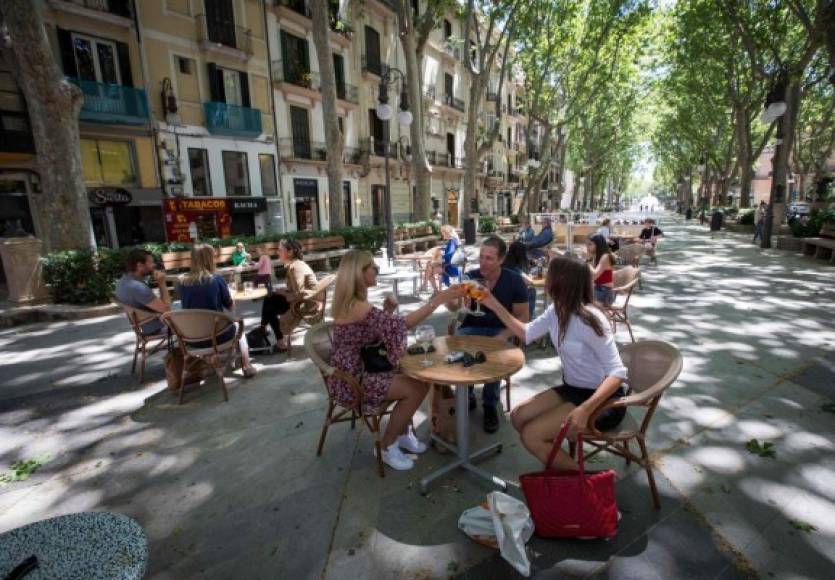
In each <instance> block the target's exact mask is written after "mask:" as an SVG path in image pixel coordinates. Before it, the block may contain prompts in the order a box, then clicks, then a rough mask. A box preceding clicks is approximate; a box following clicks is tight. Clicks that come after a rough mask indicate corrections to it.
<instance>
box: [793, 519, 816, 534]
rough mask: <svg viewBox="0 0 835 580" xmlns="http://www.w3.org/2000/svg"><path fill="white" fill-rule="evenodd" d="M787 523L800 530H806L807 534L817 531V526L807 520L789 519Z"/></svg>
mask: <svg viewBox="0 0 835 580" xmlns="http://www.w3.org/2000/svg"><path fill="white" fill-rule="evenodd" d="M789 523H790V524H791V525H792V527H794V529H796V530H800V531H801V532H806V533H807V534H811V533H812V532H815V531H817V528H816V527H815V526H813V525H812V524H810V523H809V522H804V521H803V520H789Z"/></svg>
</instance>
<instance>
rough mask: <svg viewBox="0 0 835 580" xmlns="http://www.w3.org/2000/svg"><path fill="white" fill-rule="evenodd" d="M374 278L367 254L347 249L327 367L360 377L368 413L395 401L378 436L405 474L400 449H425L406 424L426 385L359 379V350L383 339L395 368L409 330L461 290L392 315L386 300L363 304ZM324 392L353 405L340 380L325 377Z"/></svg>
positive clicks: (401, 379) (386, 376)
mask: <svg viewBox="0 0 835 580" xmlns="http://www.w3.org/2000/svg"><path fill="white" fill-rule="evenodd" d="M377 274H378V268H377V266H376V264H374V259H373V256H372V255H371V254H370V253H369V252H365V251H359V250H352V251H350V252H348V253H347V254H345V256H343V258H342V262H341V263H340V265H339V271H338V272H337V275H336V289H335V291H334V297H333V306H332V309H333V310H332V315H333V319H334V330H333V344H334V345H335V347H336V348H334V350H333V354H332V355H331V361H330V364H331V365H333V366H334V367H335V368H337V369H339V370H341V371H344V372H346V373H348V374H350V375H352V376H354V377H363V380H362V385H363V389H364V392H363V399H362V405H363V410H365V411H371V410H373V409H376V408H377V407H379V406H380V405H382V404H383V403H384V402H385V401H396V404H395V406H394V410H393V411H392V413H391V415H390V416H389V422H388V426H387V427H386V430H385V432H384V433H383V439H382V446H383V461H384V462H385V463H386V464H387V465H389V466H390V467H392V468H394V469H398V470H406V469H411V468H412V467H413V466H414V462H413V461H412V460H411V459H409V458H408V457H407V456H406V455H404V454H403V452H402V451H401V448H403V449H406V450H407V451H410V452H412V453H423V452H424V451H426V445H425V444H424V443H421V442H420V441H419V440H418V439H417V437H415V434H414V432H413V431H412V429H411V422H412V416H413V415H414V414H415V411H417V409H418V407H420V404H421V402H422V401H423V399H424V398H425V397H426V393H427V392H428V391H429V385H428V384H426V383H422V382H420V381H418V380H415V379H412V378H409V377H407V376H405V375H402V374H400V373H398V372H397V371H390V372H384V373H366V374H364V375H363V365H362V359H361V357H360V350H361V349H362V347H363V346H365V345H368V344H372V343H375V342H378V341H383V343H384V344H385V346H386V351H387V353H388V359H389V361H390V362H391V364H392V366H394V367H395V368H396V367H397V363H398V361H399V360H400V357H401V356H402V354H403V351H405V350H406V334H407V332H408V329H409V328H412V327H414V326H416V325H418V324H420V323H421V322H422V321H423V320H425V319H426V317H428V316H429V315H430V314H432V313H433V312H434V311H435V309H437V308H438V306H440V305H441V304H444V303H446V302H449V301H451V300H455V299H457V298H460V297H461V296H462V295H463V289H462V288H461V287H458V286H453V287H451V288H449V289H447V290H444V291H443V292H439V293H438V294H436V295H434V296H433V297H432V299H431V300H430V301H429V302H427V303H426V304H424V305H422V306H421V307H420V308H418V309H417V310H415V311H414V312H412V313H410V314H408V315H407V316H399V315H396V314H394V310H395V309H396V308H397V302H395V301H394V300H390V299H386V302H385V304H384V305H383V309H382V310H381V309H379V308H376V307H374V306H372V305H371V304H370V303H369V302H368V288H369V287H372V286H376V285H377ZM328 389H329V390H330V392H331V395H332V396H333V397H334V398H335V399H336V400H337V402H339V403H340V404H341V405H346V406H349V405H352V404H354V402H355V399H354V397H355V395H354V391H353V390H352V389H351V385H350V384H348V383H347V382H346V381H345V380H343V379H340V378H339V377H337V376H332V377H330V378H329V379H328Z"/></svg>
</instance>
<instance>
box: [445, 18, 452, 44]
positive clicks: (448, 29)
mask: <svg viewBox="0 0 835 580" xmlns="http://www.w3.org/2000/svg"><path fill="white" fill-rule="evenodd" d="M450 38H452V22H450V21H449V20H447V19H446V18H445V19H444V40H449V39H450Z"/></svg>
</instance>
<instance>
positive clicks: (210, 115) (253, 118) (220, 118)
mask: <svg viewBox="0 0 835 580" xmlns="http://www.w3.org/2000/svg"><path fill="white" fill-rule="evenodd" d="M203 110H204V112H205V114H206V128H207V129H208V130H209V133H213V134H216V135H231V136H234V137H257V136H258V135H260V134H261V111H260V110H259V109H251V108H249V107H239V106H238V105H230V104H228V103H218V102H216V101H208V102H205V103H203Z"/></svg>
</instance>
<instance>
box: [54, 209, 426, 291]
mask: <svg viewBox="0 0 835 580" xmlns="http://www.w3.org/2000/svg"><path fill="white" fill-rule="evenodd" d="M425 226H432V231H433V232H435V234H437V233H438V225H437V224H435V223H433V222H418V223H412V224H400V226H399V227H425ZM328 236H342V237H343V238H345V245H346V246H347V247H349V248H352V249H357V250H369V251H371V252H376V251H377V250H378V249H379V248H380V247H382V246H383V245H384V244H385V242H386V228H384V227H381V226H371V227H345V228H336V229H333V230H317V231H312V232H287V233H284V234H267V235H262V236H233V237H229V238H223V239H213V240H206V241H205V242H206V243H208V244H211V245H212V246H214V247H228V246H234V245H235V244H237V243H238V242H242V243H243V244H244V245H246V246H252V245H256V244H262V243H265V242H277V241H279V240H282V239H296V240H303V239H308V238H324V237H328ZM133 248H143V249H145V250H148V251H149V252H151V253H152V254H153V255H154V258H155V259H157V260H158V259H159V258H160V255H161V254H163V253H164V252H182V251H188V250H190V249H191V244H186V243H183V242H171V243H148V244H141V245H139V246H130V247H125V248H119V249H118V250H114V249H110V248H100V249H99V250H98V252H92V251H90V250H69V251H63V252H53V253H51V254H48V255H47V256H45V257H43V258H41V262H42V264H43V275H44V281H45V282H46V284H47V286H48V288H49V292H50V295H51V296H52V300H53V301H54V302H56V303H65V304H104V303H106V302H108V301H109V300H110V297H111V296H112V295H113V289H114V285H115V284H116V280H118V279H119V277H120V276H121V275H122V273H123V272H124V271H125V259H126V258H127V254H128V252H130V250H132V249H133Z"/></svg>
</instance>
